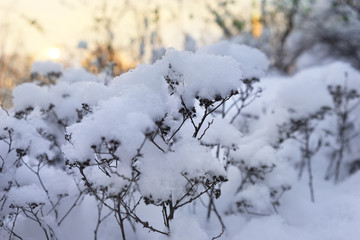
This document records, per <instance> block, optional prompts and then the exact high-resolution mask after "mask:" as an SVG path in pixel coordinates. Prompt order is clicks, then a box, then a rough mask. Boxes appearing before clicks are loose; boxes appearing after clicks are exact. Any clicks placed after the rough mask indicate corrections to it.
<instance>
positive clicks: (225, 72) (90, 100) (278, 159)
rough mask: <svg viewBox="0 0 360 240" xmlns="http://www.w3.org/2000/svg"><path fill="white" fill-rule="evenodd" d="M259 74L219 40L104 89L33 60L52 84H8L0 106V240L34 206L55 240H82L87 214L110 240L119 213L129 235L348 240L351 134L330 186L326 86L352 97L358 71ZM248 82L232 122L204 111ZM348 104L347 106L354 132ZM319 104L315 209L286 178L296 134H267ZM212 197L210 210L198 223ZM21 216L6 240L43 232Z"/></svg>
mask: <svg viewBox="0 0 360 240" xmlns="http://www.w3.org/2000/svg"><path fill="white" fill-rule="evenodd" d="M192 50H194V49H192ZM267 67H268V61H267V60H266V57H265V55H264V54H262V53H261V52H260V51H259V50H256V49H253V48H250V47H247V46H242V45H235V44H232V43H229V42H225V41H222V42H220V43H217V44H214V45H212V46H208V47H204V48H200V49H199V50H198V51H196V52H188V51H185V52H181V51H177V50H175V49H168V50H167V51H166V53H165V54H164V55H163V56H162V57H161V58H160V59H158V60H157V61H156V62H155V63H153V64H152V65H149V64H143V65H139V66H138V67H137V68H135V69H133V70H130V71H129V72H127V73H124V74H122V75H120V76H117V77H115V78H114V79H112V80H111V81H109V82H108V84H106V85H105V83H104V82H103V80H102V79H101V78H99V77H98V76H95V75H93V74H91V73H89V72H87V71H85V70H83V69H72V68H67V69H64V70H63V69H62V67H60V66H59V65H58V64H56V63H54V64H53V63H41V64H40V63H39V62H38V63H35V64H34V66H33V70H34V69H35V70H36V72H38V73H41V74H44V75H46V74H47V73H49V72H53V71H60V72H61V73H62V75H61V76H60V77H59V79H57V80H56V83H54V84H52V85H43V86H40V85H38V84H37V83H24V84H22V85H20V86H17V87H16V88H15V89H14V90H13V96H14V106H13V108H11V109H9V110H8V112H6V111H4V110H2V109H0V156H1V158H0V166H1V169H0V208H1V214H0V223H1V224H3V225H2V226H4V227H1V228H0V229H1V230H0V236H1V237H3V236H5V238H8V235H9V232H8V230H9V229H10V228H11V227H12V226H13V225H12V224H13V221H15V218H14V216H15V215H14V213H16V212H17V209H18V207H19V209H20V210H21V209H22V210H28V211H30V210H31V205H30V206H29V204H31V203H37V204H39V203H41V204H40V205H37V204H35V205H36V206H35V205H34V204H33V205H32V207H33V209H32V210H34V213H36V214H38V215H37V216H38V217H39V220H38V221H39V222H40V223H41V224H43V225H42V226H44V229H45V231H50V227H51V228H52V229H54V233H55V234H56V236H57V237H58V239H59V240H61V239H68V238H69V237H70V238H72V237H75V238H77V239H89V238H93V237H94V229H95V228H96V226H97V225H96V223H97V221H98V220H97V219H98V218H99V219H101V218H103V222H102V223H101V224H100V225H98V227H99V228H98V230H99V231H98V236H97V237H98V239H109V240H112V239H121V235H122V233H121V228H119V224H118V222H119V218H118V217H119V215H118V214H119V213H120V216H121V217H123V219H125V220H124V228H125V234H126V235H127V239H162V240H165V239H171V240H180V239H196V240H198V239H211V238H214V237H215V236H217V235H219V234H220V233H221V229H222V226H221V223H220V222H221V221H222V222H223V223H224V224H225V227H226V228H225V230H224V233H223V234H221V236H220V237H219V239H224V240H232V239H234V240H235V239H269V240H275V239H276V240H278V239H294V240H302V239H309V240H320V239H330V240H331V239H334V240H335V239H342V238H344V237H345V238H346V239H349V240H357V239H358V238H359V234H360V232H359V230H358V229H357V228H356V226H358V225H359V224H360V207H359V204H358V199H359V197H360V191H359V189H358V188H356V186H357V184H358V182H359V181H360V172H355V173H354V174H353V175H350V174H349V172H348V169H349V164H351V163H353V162H354V160H355V159H358V158H359V150H358V144H359V142H360V136H358V135H354V137H353V138H352V139H351V143H350V147H351V148H352V151H347V150H346V151H345V154H344V159H343V165H342V168H341V179H340V181H338V182H337V183H336V184H334V182H333V180H331V181H326V180H324V174H325V171H326V169H327V167H328V164H329V159H330V158H329V155H330V154H331V152H332V151H333V150H334V149H337V148H338V147H339V142H338V141H337V139H336V136H335V135H331V134H329V133H328V132H329V131H330V130H332V131H334V129H336V127H337V125H336V124H337V118H336V115H335V114H334V112H333V111H334V110H333V109H332V110H331V108H332V107H333V106H334V103H333V99H332V97H331V95H330V94H329V92H328V91H329V90H328V88H329V86H341V87H343V88H346V89H347V90H356V91H358V92H359V90H360V85H359V84H360V83H359V81H358V80H359V79H360V73H359V71H358V70H356V69H354V68H352V67H351V66H350V65H349V64H346V63H343V62H339V61H337V62H331V63H328V64H322V65H319V66H312V67H311V68H307V69H302V70H301V71H299V72H298V73H296V74H294V75H293V76H281V77H280V76H277V75H272V76H268V77H266V76H265V77H264V72H265V71H266V69H267ZM35 70H34V71H35ZM260 77H261V81H260V83H257V84H258V85H256V86H259V87H261V88H262V89H263V92H262V94H261V96H260V97H259V98H256V99H255V100H254V102H252V103H251V104H250V105H249V106H246V107H245V108H244V109H243V111H242V113H241V114H240V115H239V116H238V118H236V119H235V121H234V123H233V124H231V123H230V122H231V119H232V117H233V114H234V112H231V111H230V112H229V113H228V115H225V114H224V112H223V110H221V107H220V108H218V109H217V111H214V112H212V113H211V114H208V115H207V113H208V112H207V111H209V110H211V109H213V108H214V107H216V106H217V104H220V103H221V101H223V100H224V99H225V100H226V99H227V98H230V96H231V95H232V94H235V93H236V91H237V90H239V89H240V88H241V87H243V85H242V84H243V80H244V79H246V78H260ZM204 99H206V100H209V101H212V102H211V103H210V104H209V105H208V106H206V105H204V104H202V103H201V101H203V100H204ZM357 101H358V98H356V97H355V99H354V100H351V101H350V102H349V106H350V107H351V109H352V111H351V112H350V113H349V115H348V119H349V121H350V122H351V123H353V126H352V128H351V131H352V132H354V133H357V132H358V131H359V130H360V124H359V121H357V119H358V116H359V113H360V109H359V108H360V107H359V106H358V105H357ZM231 103H232V100H230V104H231ZM227 106H228V105H227ZM323 106H327V107H329V108H330V110H329V111H330V113H328V114H326V115H325V116H324V118H322V119H316V121H315V120H314V124H313V125H312V126H313V129H312V132H311V134H312V135H311V138H310V149H314V146H316V145H317V143H318V142H319V140H321V141H322V145H321V147H320V150H319V151H316V152H315V151H314V154H313V155H312V157H311V162H312V169H313V170H312V171H313V172H312V175H313V179H312V181H313V185H314V192H315V199H316V200H315V202H314V203H313V202H311V201H310V196H309V195H310V193H309V187H308V181H309V178H308V175H307V174H308V173H307V171H304V173H303V176H302V178H301V179H298V171H299V168H298V166H299V161H300V160H301V159H302V158H303V151H304V149H303V146H304V145H303V142H302V140H303V139H302V138H300V137H301V136H302V135H301V132H298V131H295V134H294V136H295V137H293V138H287V137H286V132H279V126H283V125H284V124H289V121H290V120H291V119H292V120H294V119H306V118H309V117H311V116H312V114H314V113H316V112H317V111H318V110H319V109H321V108H322V107H323ZM184 108H186V109H190V110H191V113H186V114H185V113H184ZM331 111H332V112H331ZM249 116H250V117H249ZM201 123H202V125H201ZM243 129H246V131H242V130H243ZM196 132H197V133H198V134H197V135H196V134H195V135H194V133H196ZM334 133H335V134H336V131H334ZM334 133H333V134H334ZM281 134H282V135H281ZM283 135H284V136H285V137H284V136H283ZM280 137H282V139H281V140H280ZM65 138H66V139H65ZM326 143H327V144H326ZM45 156H46V157H45ZM89 186H91V189H89ZM207 188H209V189H207ZM205 190H208V191H207V192H206V191H205ZM210 193H213V194H214V195H215V197H216V198H215V197H214V198H213V201H214V204H215V205H214V206H216V210H217V211H216V212H217V213H216V212H215V211H212V212H211V214H210V215H211V217H210V219H208V220H207V214H208V213H207V209H208V204H209V201H210V200H209V197H208V194H210ZM220 193H221V194H220ZM217 198H218V199H217ZM11 204H12V205H11ZM182 204H184V205H182ZM10 206H11V207H10ZM14 206H15V208H14ZM126 206H127V207H129V208H128V209H126ZM117 208H120V210H119V209H117ZM172 208H174V209H172ZM99 209H100V210H99ZM69 210H71V211H70V212H69V214H68V216H67V212H68V211H69ZM117 210H119V211H117ZM170 210H173V211H174V212H173V213H174V215H173V216H171V217H173V218H172V219H168V220H169V226H170V227H169V228H168V227H167V226H166V225H167V223H166V219H163V216H164V215H166V216H168V217H169V218H170V215H169V213H170ZM23 213H24V212H21V211H20V212H19V215H18V216H17V220H16V221H17V222H16V225H15V228H14V229H15V232H16V233H19V234H21V235H22V236H23V237H24V239H27V238H28V237H29V238H34V239H35V238H37V239H42V238H43V237H44V235H43V234H44V233H43V230H44V229H40V228H39V226H38V225H39V224H38V223H37V222H36V221H34V220H33V219H31V218H28V217H27V216H26V215H25V214H23ZM28 213H29V212H28ZM114 213H116V214H114ZM107 214H109V215H107ZM135 214H136V217H139V219H140V220H141V221H143V222H141V221H139V219H136V217H135V216H134V215H135ZM217 214H219V216H221V221H220V220H219V219H218V217H217ZM114 215H116V217H114ZM64 216H67V217H66V218H64V220H63V222H61V221H62V220H61V219H62V218H63V217H64ZM105 216H107V217H105ZM104 217H105V218H104ZM129 221H131V223H130V222H129ZM149 226H150V227H149ZM6 227H7V228H6ZM133 227H134V228H136V231H133ZM32 228H34V229H36V230H34V231H33V230H32ZM152 228H154V229H156V230H157V231H161V232H162V233H159V232H156V231H152V230H153V229H152ZM74 231H75V233H73V232H74ZM164 233H165V234H164ZM166 234H168V235H166Z"/></svg>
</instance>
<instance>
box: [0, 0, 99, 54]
mask: <svg viewBox="0 0 360 240" xmlns="http://www.w3.org/2000/svg"><path fill="white" fill-rule="evenodd" d="M73 2H74V3H73V4H71V5H69V4H67V3H66V2H62V1H57V0H0V11H1V14H0V24H1V30H2V32H3V34H2V36H1V40H2V44H4V42H5V44H4V45H5V50H6V51H7V52H13V51H20V50H21V51H25V52H27V53H30V54H32V55H35V58H37V57H42V56H41V55H43V54H45V53H46V51H47V49H48V48H50V47H53V46H57V47H60V48H63V47H70V46H71V45H73V46H76V45H77V42H78V41H79V40H80V39H81V38H82V37H83V36H86V34H87V33H88V32H89V31H90V30H91V11H92V9H91V8H92V6H90V5H86V4H83V3H82V2H81V1H73ZM34 20H35V21H36V22H35V23H34V24H31V22H32V21H34Z"/></svg>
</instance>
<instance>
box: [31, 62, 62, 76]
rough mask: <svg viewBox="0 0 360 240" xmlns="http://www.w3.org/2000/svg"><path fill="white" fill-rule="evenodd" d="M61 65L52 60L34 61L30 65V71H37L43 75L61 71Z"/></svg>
mask: <svg viewBox="0 0 360 240" xmlns="http://www.w3.org/2000/svg"><path fill="white" fill-rule="evenodd" d="M62 70H63V66H62V65H61V64H60V63H56V62H53V61H35V62H34V63H33V65H32V66H31V73H38V74H42V75H44V76H46V75H48V74H49V73H61V72H62Z"/></svg>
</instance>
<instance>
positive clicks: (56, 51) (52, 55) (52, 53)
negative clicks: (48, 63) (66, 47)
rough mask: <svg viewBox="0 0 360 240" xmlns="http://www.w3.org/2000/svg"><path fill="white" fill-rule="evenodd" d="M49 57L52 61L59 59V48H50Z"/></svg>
mask: <svg viewBox="0 0 360 240" xmlns="http://www.w3.org/2000/svg"><path fill="white" fill-rule="evenodd" d="M47 54H48V57H49V58H51V59H58V58H59V57H60V55H61V52H60V49H59V48H57V47H51V48H49V50H48V52H47Z"/></svg>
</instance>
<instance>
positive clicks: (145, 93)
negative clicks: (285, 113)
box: [63, 49, 243, 238]
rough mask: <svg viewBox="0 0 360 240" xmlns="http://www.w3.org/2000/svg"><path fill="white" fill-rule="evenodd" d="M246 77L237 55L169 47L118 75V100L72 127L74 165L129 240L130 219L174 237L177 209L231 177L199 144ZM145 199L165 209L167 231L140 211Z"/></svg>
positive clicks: (69, 147)
mask: <svg viewBox="0 0 360 240" xmlns="http://www.w3.org/2000/svg"><path fill="white" fill-rule="evenodd" d="M242 78H243V76H242V72H241V70H240V67H239V63H238V62H237V61H235V60H234V59H233V58H231V57H222V56H213V55H205V54H193V53H190V52H178V51H176V50H173V49H170V50H169V51H168V52H167V54H166V55H165V56H164V57H163V58H162V59H161V60H159V61H158V62H156V63H155V64H154V65H151V66H149V65H142V66H139V67H138V68H136V69H134V70H133V71H130V72H129V73H126V74H123V75H121V76H120V77H118V78H115V79H114V81H113V83H112V84H111V85H110V86H109V87H112V88H114V89H118V95H117V96H116V97H113V98H110V99H108V100H106V101H103V102H102V103H101V104H100V105H99V106H98V107H96V108H95V109H94V110H93V114H91V115H90V116H89V117H86V118H84V119H83V121H82V122H80V123H77V124H74V125H72V126H70V127H68V129H67V131H68V135H70V136H71V138H70V139H69V142H68V143H67V144H66V145H65V146H64V148H63V150H64V152H65V154H66V157H67V158H68V159H69V161H68V164H69V165H70V166H71V167H72V168H77V169H78V170H79V173H80V177H81V178H82V179H83V180H84V181H85V184H86V185H87V187H88V188H89V189H91V190H90V191H91V192H92V194H94V196H95V197H96V198H97V199H98V200H99V201H102V203H103V204H104V205H105V206H107V207H109V208H110V210H112V211H114V212H115V213H116V214H117V219H118V222H119V225H120V228H121V230H122V235H123V238H125V232H126V230H125V227H124V221H125V220H126V221H128V222H129V223H130V224H132V225H134V224H135V223H138V224H141V225H142V226H143V227H145V228H148V229H149V230H151V231H155V232H158V233H161V234H164V235H169V234H170V229H171V221H172V220H173V218H174V215H175V212H176V211H177V210H178V209H180V208H181V207H183V206H185V205H186V204H189V203H191V202H193V201H195V200H196V199H198V198H199V197H200V196H202V195H203V194H205V193H207V192H208V191H209V190H210V189H213V188H214V186H215V185H217V184H218V183H220V182H223V181H225V180H226V172H225V170H224V168H223V165H222V164H221V163H220V162H219V161H218V160H217V159H216V158H215V157H213V156H212V154H211V152H210V150H209V149H207V147H204V146H202V145H201V142H200V141H199V140H201V138H202V137H203V136H204V135H205V134H206V131H207V130H208V128H209V126H210V125H211V124H210V123H208V124H207V125H206V121H207V120H208V119H209V118H211V114H212V113H214V112H215V111H216V110H217V109H218V108H219V107H221V106H222V105H223V104H224V103H225V102H226V101H228V100H229V99H230V98H231V97H232V96H233V95H236V94H238V88H239V87H240V86H241V83H242V81H241V80H242ZM89 133H91V135H89ZM109 177H110V178H109ZM109 181H110V182H109ZM160 186H161V188H159V187H160ZM142 201H144V202H145V204H150V205H155V206H158V207H159V209H160V211H161V212H162V215H163V218H164V225H165V227H166V230H163V228H155V227H154V226H153V224H152V223H151V221H150V220H148V219H142V217H141V215H140V214H139V213H137V212H136V208H137V207H138V205H139V204H141V203H142ZM109 202H112V204H111V205H109ZM112 206H115V207H112Z"/></svg>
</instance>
